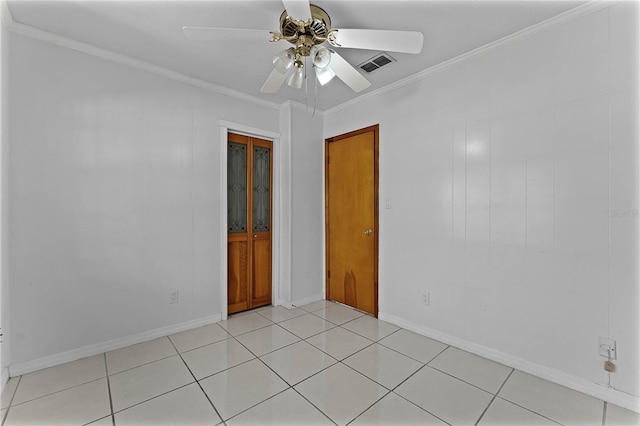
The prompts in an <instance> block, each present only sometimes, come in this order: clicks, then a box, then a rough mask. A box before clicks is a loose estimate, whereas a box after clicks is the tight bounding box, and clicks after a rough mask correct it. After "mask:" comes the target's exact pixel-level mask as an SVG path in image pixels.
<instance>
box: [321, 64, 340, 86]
mask: <svg viewBox="0 0 640 426" xmlns="http://www.w3.org/2000/svg"><path fill="white" fill-rule="evenodd" d="M335 76H336V73H335V71H333V70H332V69H331V67H329V66H327V67H324V68H318V67H316V78H317V79H318V83H320V86H324V85H325V84H327V83H328V82H330V81H331V79H332V78H333V77H335Z"/></svg>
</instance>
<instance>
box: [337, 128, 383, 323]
mask: <svg viewBox="0 0 640 426" xmlns="http://www.w3.org/2000/svg"><path fill="white" fill-rule="evenodd" d="M325 156H326V158H325V161H326V169H325V170H326V173H325V179H326V185H325V191H326V194H325V197H326V209H327V210H326V239H327V244H326V248H327V253H326V255H327V256H326V258H327V286H326V295H327V299H329V300H334V301H337V302H340V303H344V304H347V305H350V306H353V307H354V308H356V309H359V310H361V311H365V312H369V313H370V314H372V315H375V316H378V126H377V125H376V126H372V127H368V128H365V129H361V130H357V131H355V132H351V133H347V134H345V135H341V136H336V137H333V138H330V139H327V140H326V142H325Z"/></svg>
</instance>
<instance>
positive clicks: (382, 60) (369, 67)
mask: <svg viewBox="0 0 640 426" xmlns="http://www.w3.org/2000/svg"><path fill="white" fill-rule="evenodd" d="M395 61H396V60H395V59H393V58H392V57H391V56H389V54H388V53H385V52H380V53H378V54H377V55H376V56H374V57H373V58H371V59H368V60H366V61H364V62H363V63H361V64H360V65H358V68H360V69H361V70H363V71H365V72H367V73H372V72H374V71H376V70H379V69H380V68H382V67H384V66H385V65H389V64H390V63H392V62H395Z"/></svg>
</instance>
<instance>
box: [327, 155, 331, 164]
mask: <svg viewBox="0 0 640 426" xmlns="http://www.w3.org/2000/svg"><path fill="white" fill-rule="evenodd" d="M330 162H331V157H329V156H328V155H327V164H329V163H330Z"/></svg>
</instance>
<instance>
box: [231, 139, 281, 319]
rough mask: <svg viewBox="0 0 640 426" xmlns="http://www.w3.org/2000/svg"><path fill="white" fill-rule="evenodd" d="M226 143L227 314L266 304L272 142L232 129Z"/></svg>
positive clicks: (269, 283) (269, 298)
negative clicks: (233, 131)
mask: <svg viewBox="0 0 640 426" xmlns="http://www.w3.org/2000/svg"><path fill="white" fill-rule="evenodd" d="M228 144H229V145H228V147H227V184H228V188H227V232H228V234H227V241H228V250H227V259H228V269H227V270H228V284H227V287H228V290H227V298H228V300H227V304H228V308H227V309H228V313H229V314H233V313H235V312H240V311H245V310H247V309H253V308H257V307H259V306H263V305H268V304H270V303H271V217H272V213H271V212H272V202H271V194H272V192H273V191H272V164H273V154H272V152H273V150H272V142H271V141H268V140H264V139H258V138H253V137H249V136H244V135H237V134H234V133H229V134H228Z"/></svg>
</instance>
